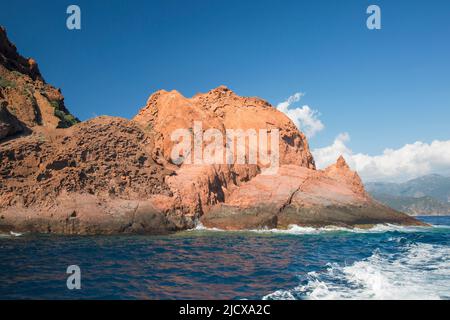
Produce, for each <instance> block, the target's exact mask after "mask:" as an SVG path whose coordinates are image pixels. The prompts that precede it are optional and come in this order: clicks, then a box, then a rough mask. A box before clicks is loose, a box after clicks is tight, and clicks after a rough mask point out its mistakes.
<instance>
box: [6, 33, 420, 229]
mask: <svg viewBox="0 0 450 320" xmlns="http://www.w3.org/2000/svg"><path fill="white" fill-rule="evenodd" d="M0 44H1V47H0V77H1V78H0V231H11V230H14V231H31V232H46V233H62V234H99V233H106V234H111V233H139V232H142V233H152V234H155V233H164V232H173V231H178V230H185V229H189V228H193V227H194V226H195V225H196V223H197V222H198V221H199V220H200V221H202V223H203V224H204V225H206V226H209V227H218V228H222V229H233V230H236V229H249V228H250V229H251V228H263V227H268V228H275V227H276V228H286V227H288V226H289V225H291V224H298V225H305V226H325V225H340V226H348V227H353V226H365V225H371V224H375V223H397V224H410V225H414V224H420V222H418V221H417V220H415V219H413V218H409V217H408V216H406V215H404V214H402V213H399V212H396V211H394V210H392V209H390V208H388V207H385V206H383V205H381V204H379V203H377V202H375V201H374V200H372V198H371V197H370V196H369V195H368V194H367V193H366V192H365V190H364V186H363V184H362V183H361V180H360V179H359V176H358V175H357V173H355V172H352V171H351V170H350V168H349V167H348V165H347V164H346V163H345V160H344V159H343V158H339V159H338V161H337V163H336V164H335V165H333V166H330V167H329V168H327V169H325V170H316V168H315V164H314V159H313V157H312V155H311V153H310V150H309V146H308V142H307V140H306V137H305V136H304V134H303V133H301V132H300V131H299V130H298V129H297V128H296V127H295V125H294V124H293V123H292V121H291V120H290V119H289V118H288V117H287V116H286V115H284V114H283V113H281V112H279V111H278V110H276V109H275V108H274V107H272V106H271V105H270V104H269V103H268V102H266V101H264V100H262V99H259V98H249V97H240V96H238V95H237V94H235V93H234V92H233V91H231V90H230V89H228V88H226V87H224V86H220V87H218V88H216V89H213V90H211V91H209V92H207V93H204V94H197V95H195V96H194V97H192V98H185V97H183V96H182V95H181V94H180V93H178V92H176V91H170V92H168V91H164V90H161V91H158V92H156V93H154V94H153V95H151V96H150V98H149V99H148V101H147V104H146V106H144V107H143V108H142V109H141V110H140V111H139V113H138V114H137V115H136V116H135V117H134V119H133V120H127V119H122V118H117V117H108V116H102V117H97V118H94V119H91V120H89V121H85V122H81V123H79V121H78V120H77V119H76V118H75V117H73V116H72V115H71V114H70V113H69V111H68V110H67V109H66V107H65V106H64V98H63V96H62V94H61V92H60V91H59V90H58V89H55V88H54V87H52V86H50V85H48V84H46V83H45V82H44V80H43V78H42V76H41V74H40V72H39V69H38V67H37V64H36V62H34V60H30V59H25V58H23V57H21V56H20V55H19V54H18V53H17V50H16V48H15V46H14V45H12V44H11V43H10V42H9V40H8V39H7V38H6V32H5V31H4V29H0ZM195 122H201V124H202V128H201V132H202V133H203V132H204V131H205V130H207V129H211V128H214V129H217V130H218V131H219V132H220V133H222V134H224V133H226V132H227V130H229V129H241V130H244V131H246V130H252V129H256V130H263V131H264V132H272V131H274V130H275V129H276V130H279V141H278V142H277V144H276V146H278V148H277V149H278V150H279V168H278V171H277V172H276V173H274V174H271V175H264V174H262V172H263V169H264V164H263V163H262V162H260V161H258V162H257V163H253V164H248V163H243V164H242V163H241V164H237V163H218V164H197V163H193V164H189V163H175V162H174V161H173V159H172V157H171V150H172V149H173V147H174V143H175V142H174V141H172V139H171V134H172V133H173V132H174V130H177V129H180V128H181V129H192V127H193V125H194V123H195ZM204 143H205V142H204V141H203V142H202V145H203V144H204ZM222 143H223V144H225V143H226V141H222ZM272 151H273V150H272V149H270V150H269V153H271V152H272ZM185 156H187V155H185Z"/></svg>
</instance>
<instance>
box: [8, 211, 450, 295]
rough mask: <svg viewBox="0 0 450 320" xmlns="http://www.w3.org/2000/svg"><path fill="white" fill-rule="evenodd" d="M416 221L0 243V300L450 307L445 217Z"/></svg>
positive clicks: (449, 230)
mask: <svg viewBox="0 0 450 320" xmlns="http://www.w3.org/2000/svg"><path fill="white" fill-rule="evenodd" d="M420 219H421V220H423V221H425V222H428V223H430V224H432V225H433V226H432V227H398V226H390V225H387V226H385V225H380V226H376V227H374V228H372V229H369V230H362V229H354V230H350V229H343V228H323V229H313V228H302V227H297V226H293V227H291V228H290V229H289V230H284V231H280V230H251V231H245V232H228V231H221V230H210V229H206V228H203V227H202V226H201V225H200V226H198V227H197V228H196V229H194V230H189V231H185V232H181V233H176V234H172V235H165V236H143V235H133V236H131V235H123V236H54V235H34V234H22V235H20V234H14V235H12V234H2V235H0V299H450V217H420ZM69 265H77V266H79V267H80V270H81V289H80V290H69V289H68V288H67V286H66V280H67V277H68V276H69V275H68V274H67V273H66V270H67V267H68V266H69Z"/></svg>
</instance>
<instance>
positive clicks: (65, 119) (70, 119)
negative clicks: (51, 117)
mask: <svg viewBox="0 0 450 320" xmlns="http://www.w3.org/2000/svg"><path fill="white" fill-rule="evenodd" d="M50 104H51V105H52V107H53V108H55V113H54V114H55V116H56V117H57V118H58V119H59V120H60V122H59V124H58V128H69V127H71V126H73V125H75V124H77V123H78V122H80V120H78V119H77V118H75V117H74V116H73V115H71V114H68V113H65V112H64V111H63V110H61V106H60V103H59V101H57V100H53V101H50Z"/></svg>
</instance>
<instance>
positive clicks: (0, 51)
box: [0, 27, 79, 141]
mask: <svg viewBox="0 0 450 320" xmlns="http://www.w3.org/2000/svg"><path fill="white" fill-rule="evenodd" d="M77 122H79V120H78V119H77V118H76V117H74V116H73V115H72V114H70V112H69V111H68V110H67V108H66V107H65V105H64V97H63V96H62V94H61V91H60V90H59V89H56V88H54V87H52V86H51V85H49V84H47V83H45V81H44V79H43V77H42V75H41V73H40V71H39V68H38V65H37V63H36V61H34V60H33V59H32V58H29V59H26V58H24V57H22V56H21V55H19V53H18V52H17V49H16V47H15V46H14V45H13V44H12V43H11V42H10V41H9V39H8V38H7V35H6V31H5V29H4V28H3V27H0V141H1V140H2V139H4V138H6V137H9V136H12V135H15V134H19V133H22V134H24V133H30V132H31V131H32V130H34V129H35V128H38V127H45V128H68V127H70V126H71V125H73V124H75V123H77Z"/></svg>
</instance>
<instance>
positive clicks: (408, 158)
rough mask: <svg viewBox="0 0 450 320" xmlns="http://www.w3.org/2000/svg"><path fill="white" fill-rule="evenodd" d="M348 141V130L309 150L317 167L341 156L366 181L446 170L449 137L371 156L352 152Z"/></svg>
mask: <svg viewBox="0 0 450 320" xmlns="http://www.w3.org/2000/svg"><path fill="white" fill-rule="evenodd" d="M349 140H350V136H349V135H348V133H341V134H340V135H338V136H337V137H336V139H335V140H334V142H333V144H331V145H330V146H327V147H324V148H318V149H315V150H313V151H312V153H313V155H314V159H315V160H316V165H317V167H318V168H325V167H326V166H328V165H330V164H332V163H334V162H335V161H336V159H337V158H338V157H339V155H343V156H344V158H345V159H346V161H347V163H348V164H349V166H350V167H352V168H353V169H354V170H356V171H357V172H358V173H359V174H360V176H361V178H362V179H363V180H364V181H366V182H368V181H390V182H401V181H406V180H408V179H413V178H416V177H419V176H422V175H426V174H430V173H439V174H444V175H448V174H449V173H450V140H447V141H439V140H435V141H433V142H432V143H430V144H428V143H424V142H420V141H417V142H415V143H412V144H406V145H404V146H403V147H401V148H399V149H386V150H384V151H383V153H382V154H381V155H375V156H370V155H367V154H363V153H354V152H353V151H352V150H351V149H350V148H349V147H348V146H347V145H346V143H347V142H348V141H349Z"/></svg>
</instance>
